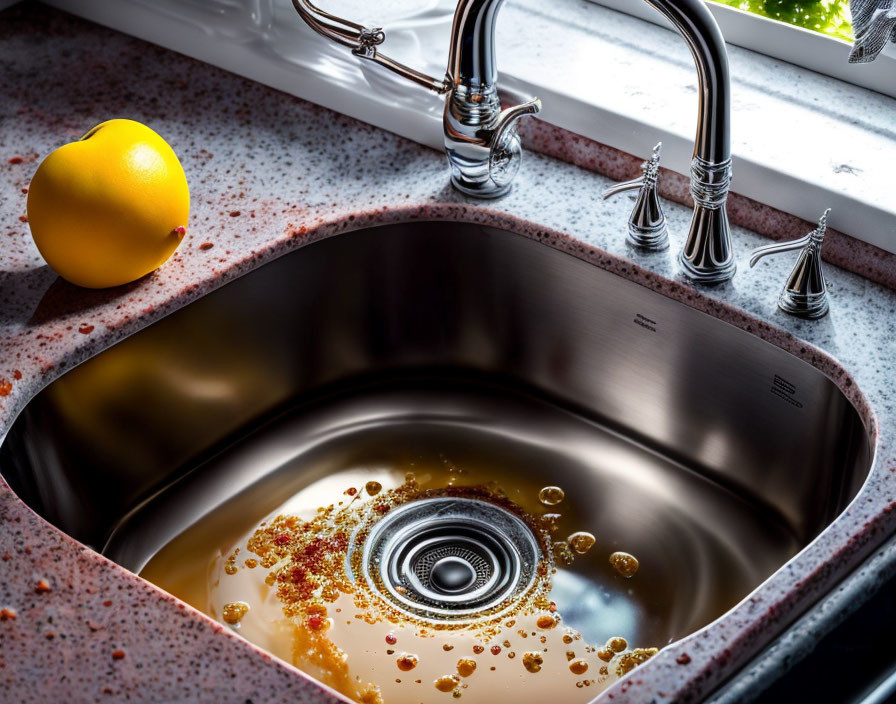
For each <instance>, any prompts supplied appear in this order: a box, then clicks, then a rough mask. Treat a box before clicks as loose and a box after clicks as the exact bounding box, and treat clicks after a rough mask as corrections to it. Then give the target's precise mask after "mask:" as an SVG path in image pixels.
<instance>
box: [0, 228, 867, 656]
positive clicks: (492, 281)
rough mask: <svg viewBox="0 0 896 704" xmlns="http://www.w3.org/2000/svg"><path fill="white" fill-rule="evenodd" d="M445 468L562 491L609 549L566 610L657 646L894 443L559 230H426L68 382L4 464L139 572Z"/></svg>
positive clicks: (816, 521)
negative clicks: (422, 464)
mask: <svg viewBox="0 0 896 704" xmlns="http://www.w3.org/2000/svg"><path fill="white" fill-rule="evenodd" d="M429 455H432V456H434V457H435V456H438V457H442V458H445V457H448V458H450V461H451V462H452V463H454V464H455V465H457V466H477V467H481V466H491V465H493V466H500V467H501V468H502V471H504V472H505V474H506V475H507V476H511V477H515V480H514V481H519V482H520V483H522V484H526V485H527V486H528V485H530V484H531V485H532V486H537V485H539V484H541V483H544V482H548V481H549V482H550V483H552V484H556V485H558V486H561V487H562V488H563V489H564V491H565V492H566V496H567V497H568V499H567V500H568V502H569V503H570V506H571V511H572V513H573V514H574V515H575V516H576V520H577V521H578V525H579V527H583V528H587V530H588V531H590V532H591V533H593V534H594V536H596V538H597V549H595V550H593V551H592V552H591V553H590V554H589V556H588V557H587V558H583V559H582V560H579V561H577V562H576V564H575V565H573V566H572V568H571V570H570V577H569V578H568V579H564V580H558V581H557V584H555V589H557V590H561V591H563V592H564V593H565V594H567V595H572V596H573V598H572V599H571V600H572V602H574V603H575V604H577V605H578V606H577V607H576V608H574V609H573V612H571V613H568V614H565V618H566V619H567V620H568V621H570V622H572V623H574V625H576V626H577V627H578V628H579V629H580V630H581V631H582V632H583V634H584V635H586V636H589V637H593V638H594V639H595V640H597V639H600V638H606V637H607V635H612V634H622V635H625V636H626V637H627V638H628V639H629V640H630V641H632V642H637V643H638V644H640V645H655V646H658V647H661V646H663V645H665V644H667V643H669V642H672V641H674V640H677V639H679V638H682V637H684V636H686V635H688V634H690V633H692V632H694V631H696V630H698V629H699V628H701V627H703V626H705V625H706V624H708V623H710V622H711V621H713V620H715V619H717V618H719V617H723V615H724V614H725V612H726V611H728V610H729V609H730V608H731V607H732V606H734V605H735V604H736V603H738V602H739V601H741V600H742V599H744V598H745V597H746V596H747V595H748V594H749V593H750V592H751V591H752V590H753V589H754V588H756V587H757V586H758V585H760V584H761V583H762V582H763V581H764V580H765V579H766V578H768V577H769V576H770V575H771V574H772V573H773V572H775V570H777V569H778V568H780V567H781V566H782V565H784V563H786V562H787V561H788V560H789V559H790V558H791V557H792V556H793V555H795V554H796V553H797V552H798V551H799V550H801V549H802V548H803V547H804V546H806V545H807V544H808V543H809V542H810V541H811V540H812V539H813V538H814V537H815V536H817V535H818V534H819V533H820V532H821V531H822V530H824V528H825V527H826V526H827V525H828V524H829V523H830V522H831V520H832V519H833V518H834V517H835V516H837V515H838V514H839V513H840V512H841V511H842V510H843V509H844V508H845V507H846V505H847V504H848V503H849V502H850V500H851V499H852V498H853V497H854V496H855V495H856V493H857V492H858V490H859V488H860V486H861V485H862V483H863V481H864V480H865V477H866V476H867V474H868V471H869V469H870V465H871V456H872V451H871V445H870V442H869V439H868V436H867V433H866V430H865V428H864V426H863V423H862V421H861V418H860V416H859V414H858V412H857V411H856V409H855V408H854V407H853V406H852V405H851V403H850V402H849V401H848V400H847V398H846V397H845V396H844V394H843V393H842V392H841V391H840V389H839V388H838V387H837V386H836V385H835V384H834V383H833V382H832V381H831V380H830V379H829V378H827V377H826V376H825V375H824V374H823V373H822V372H820V371H819V370H818V369H816V368H815V367H813V366H811V365H809V364H807V363H806V362H804V361H802V360H800V359H798V358H796V357H794V356H793V355H791V354H789V353H787V352H785V351H783V350H781V349H780V348H778V347H775V346H774V345H772V344H769V343H768V342H766V341H764V340H762V339H760V338H758V337H756V336H754V335H752V334H750V333H748V332H745V331H744V330H741V329H739V328H737V327H734V326H732V325H730V324H728V323H726V322H723V321H721V320H718V319H716V318H714V317H712V316H710V315H707V314H705V313H703V312H700V311H698V310H695V309H693V308H691V307H689V306H687V305H685V304H683V303H681V302H678V301H676V300H673V299H671V298H668V297H666V296H664V295H662V294H660V293H657V292H655V291H652V290H650V289H648V288H645V287H643V286H641V285H639V284H637V283H634V282H632V281H629V280H627V279H624V278H622V277H620V276H617V275H615V274H613V273H610V272H608V271H605V270H603V269H600V268H598V267H596V266H594V265H592V264H589V263H587V262H585V261H582V260H580V259H578V258H576V257H575V256H572V255H570V254H567V253H564V252H561V251H559V250H557V249H555V248H553V247H551V246H547V245H545V244H543V243H541V242H539V241H537V240H533V239H530V238H527V237H523V236H520V235H517V234H514V233H510V232H506V231H501V230H497V229H493V228H489V227H482V226H476V225H469V224H456V223H436V222H415V223H409V224H402V225H389V226H383V227H376V228H369V229H365V230H358V231H354V232H349V233H346V234H342V235H339V236H334V237H331V238H328V239H324V240H322V241H319V242H316V243H313V244H310V245H307V246H305V247H303V248H301V249H299V250H297V251H294V252H292V253H290V254H288V255H285V256H283V257H281V258H279V259H277V260H275V261H273V262H271V263H269V264H266V265H264V266H262V267H260V268H258V269H256V270H254V271H252V272H251V273H249V274H246V275H245V276H243V277H241V278H239V279H237V280H235V281H233V282H231V283H228V284H227V285H225V286H223V287H221V288H219V289H218V290H216V291H214V292H212V293H210V294H208V295H206V296H205V297H203V298H201V299H200V300H198V301H196V302H195V303H192V304H190V305H188V306H186V307H185V308H183V309H181V310H179V311H177V312H175V313H173V314H171V315H169V316H168V317H166V318H164V319H162V320H161V321H159V322H157V323H155V324H153V325H151V326H149V327H147V328H145V329H143V330H142V331H140V332H138V333H136V334H134V335H133V336H131V337H129V338H128V339H126V340H124V341H123V342H120V343H119V344H117V345H115V346H113V347H111V348H109V349H108V350H106V351H104V352H102V353H100V354H98V355H97V356H95V357H93V358H92V359H90V360H88V361H86V362H84V363H83V364H81V365H80V366H78V367H76V368H74V369H72V370H71V371H69V372H67V373H66V374H64V375H63V376H62V377H60V378H59V379H58V380H56V381H54V382H52V383H51V384H50V385H48V386H47V387H46V388H45V389H44V390H43V391H41V392H40V393H39V394H38V395H37V396H36V397H35V398H34V399H33V400H32V401H31V402H30V403H28V404H27V406H26V407H25V409H24V410H23V411H22V413H21V414H20V416H19V417H18V419H17V420H16V421H15V423H14V424H13V426H12V428H11V430H10V432H9V434H8V437H7V438H6V441H5V442H4V443H3V445H2V447H0V471H2V474H3V476H4V478H5V479H6V480H7V481H8V482H9V484H10V485H11V486H12V488H13V489H14V491H15V492H16V493H17V494H18V495H19V496H20V497H21V498H22V499H23V500H24V501H25V502H26V503H28V504H29V505H30V506H31V507H32V508H33V509H34V510H35V511H36V512H37V513H39V514H40V515H41V516H43V517H45V518H46V519H47V520H48V521H50V522H51V523H53V524H54V525H56V526H58V527H59V528H60V529H61V530H63V531H65V532H66V533H68V534H69V535H71V536H72V537H73V538H75V539H77V540H79V541H81V542H83V543H85V544H87V545H89V546H92V547H93V548H95V549H96V550H98V551H100V552H103V553H104V554H106V555H107V556H109V557H110V558H111V559H113V560H115V561H116V562H118V563H119V564H121V565H123V566H124V567H126V568H128V569H130V570H133V571H135V572H140V571H141V570H142V569H143V568H144V567H145V566H146V564H147V563H148V562H149V561H150V559H151V558H152V557H153V556H155V555H156V554H158V553H159V551H160V550H162V549H164V548H165V546H166V545H168V544H170V543H171V542H172V540H174V539H175V538H177V536H179V535H182V534H184V532H185V531H187V530H188V529H189V528H190V527H191V526H193V525H195V524H197V523H198V522H201V521H203V520H207V519H208V517H209V516H212V515H214V514H216V512H219V511H220V509H221V508H222V507H239V506H240V505H242V506H243V507H246V506H249V507H251V511H250V512H249V513H253V515H254V517H252V516H250V517H248V518H246V519H245V520H244V521H243V523H241V522H240V520H241V519H238V518H236V517H237V516H238V515H240V514H239V512H238V511H236V510H235V512H234V513H233V515H234V517H235V518H234V521H233V525H232V526H224V527H222V530H225V531H226V530H232V531H233V532H234V534H239V532H240V531H245V529H246V528H247V526H249V525H251V523H252V522H253V521H257V520H259V519H260V518H261V517H263V516H264V515H266V514H267V513H268V512H270V511H271V510H273V509H274V508H276V507H277V506H278V505H280V504H282V503H283V502H284V501H285V500H286V499H288V498H289V497H290V496H291V495H293V494H295V493H296V492H299V491H301V490H302V489H303V488H304V487H306V486H308V485H310V484H311V483H313V482H316V481H319V480H321V479H322V478H325V477H327V476H330V475H332V474H334V473H339V472H341V471H345V470H346V469H349V468H359V467H361V468H363V467H380V466H385V465H390V464H394V463H396V462H398V461H399V460H401V461H405V460H407V461H412V460H413V458H414V457H423V456H429ZM409 458H410V459H409ZM505 488H506V487H505ZM243 513H245V511H243ZM256 514H257V515H256ZM250 519H251V520H250ZM246 521H248V523H246ZM613 550H624V551H626V552H629V553H631V554H633V555H635V556H637V558H638V560H639V561H640V565H641V568H640V572H639V573H638V575H637V579H633V580H625V579H623V578H621V577H620V576H619V575H618V574H616V573H615V572H614V571H613V570H612V569H609V568H608V566H607V555H608V554H609V553H610V552H611V551H613ZM577 574H578V575H580V576H581V579H577V577H576V575H577ZM595 575H596V576H595ZM586 577H587V578H586ZM782 625H783V624H782Z"/></svg>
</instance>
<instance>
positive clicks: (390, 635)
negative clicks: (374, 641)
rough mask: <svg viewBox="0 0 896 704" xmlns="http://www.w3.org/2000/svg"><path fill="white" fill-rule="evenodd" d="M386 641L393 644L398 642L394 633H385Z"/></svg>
mask: <svg viewBox="0 0 896 704" xmlns="http://www.w3.org/2000/svg"><path fill="white" fill-rule="evenodd" d="M386 642H387V643H388V644H389V645H395V644H396V643H397V642H398V638H396V637H395V634H394V633H387V634H386Z"/></svg>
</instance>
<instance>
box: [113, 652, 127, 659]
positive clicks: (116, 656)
mask: <svg viewBox="0 0 896 704" xmlns="http://www.w3.org/2000/svg"><path fill="white" fill-rule="evenodd" d="M125 654H126V653H125V652H124V651H123V650H113V651H112V659H113V660H124V656H125Z"/></svg>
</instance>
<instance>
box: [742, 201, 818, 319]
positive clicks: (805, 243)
mask: <svg viewBox="0 0 896 704" xmlns="http://www.w3.org/2000/svg"><path fill="white" fill-rule="evenodd" d="M830 212H831V209H830V208H828V209H827V210H825V211H824V214H823V215H822V216H821V217H820V218H819V219H818V227H816V228H815V229H814V230H812V231H811V232H809V233H808V234H806V235H805V236H803V237H800V238H799V239H797V240H792V241H790V242H778V243H776V244H770V245H766V246H765V247H759V248H758V249H755V250H753V254H752V255H751V256H750V267H751V268H752V267H753V266H755V264H756V262H758V261H759V260H760V259H762V258H763V257H765V256H768V255H769V254H780V253H781V252H793V251H795V250H800V255H799V257H798V258H797V261H796V265H795V266H794V267H793V271H791V272H790V276H788V277H787V283H786V284H785V285H784V290H783V291H781V295H780V296H779V297H778V307H779V308H780V309H781V310H783V311H784V312H785V313H790V314H791V315H796V316H799V317H801V318H813V319H814V318H821V317H822V316H824V315H826V314H827V312H828V292H827V284H826V283H825V280H824V271H823V270H822V266H821V247H822V244H823V243H824V233H825V231H826V230H827V222H828V213H830Z"/></svg>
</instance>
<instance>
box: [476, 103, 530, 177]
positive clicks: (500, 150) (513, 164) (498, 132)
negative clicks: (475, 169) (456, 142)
mask: <svg viewBox="0 0 896 704" xmlns="http://www.w3.org/2000/svg"><path fill="white" fill-rule="evenodd" d="M539 110H541V101H540V100H539V99H538V98H533V99H532V100H529V101H527V102H525V103H522V104H520V105H515V106H513V107H512V108H506V109H505V110H502V111H501V112H500V113H499V114H498V124H497V126H496V127H495V128H494V131H493V132H492V136H491V139H490V140H489V155H488V174H489V177H490V178H491V180H492V181H493V182H494V183H495V184H496V185H497V186H498V187H499V188H504V187H506V186H509V185H510V183H511V181H513V179H514V177H515V176H516V174H517V172H518V171H519V170H520V162H521V161H522V151H523V150H522V146H521V144H520V136H519V133H518V131H517V127H518V125H519V121H520V119H521V118H523V117H525V116H526V115H535V114H536V113H537V112H538V111H539Z"/></svg>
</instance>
